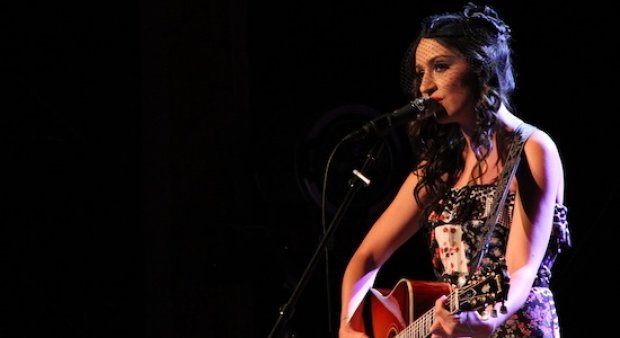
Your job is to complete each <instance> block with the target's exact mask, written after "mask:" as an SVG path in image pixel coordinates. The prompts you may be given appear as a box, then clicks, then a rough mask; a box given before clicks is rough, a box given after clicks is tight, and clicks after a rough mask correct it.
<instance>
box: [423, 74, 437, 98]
mask: <svg viewBox="0 0 620 338" xmlns="http://www.w3.org/2000/svg"><path fill="white" fill-rule="evenodd" d="M436 89H437V87H436V86H435V79H433V74H432V72H424V75H422V78H421V79H420V93H421V94H422V95H423V96H431V94H432V93H433V92H434V91H435V90H436Z"/></svg>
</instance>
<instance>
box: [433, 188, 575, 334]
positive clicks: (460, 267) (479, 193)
mask: <svg viewBox="0 0 620 338" xmlns="http://www.w3.org/2000/svg"><path fill="white" fill-rule="evenodd" d="M495 191H496V185H494V184H489V185H473V186H465V187H463V188H458V189H457V188H453V189H451V190H449V191H448V192H447V193H446V195H445V196H444V198H442V199H441V200H440V201H439V203H438V204H437V205H436V206H435V207H434V208H433V209H432V210H431V212H430V214H429V217H428V220H427V222H426V224H425V229H426V230H427V231H428V235H429V238H430V241H429V244H430V249H431V255H432V257H433V268H434V270H435V273H436V274H437V276H438V277H439V278H440V279H442V280H444V281H446V282H450V283H452V284H457V283H458V278H459V277H461V276H467V275H468V271H469V268H468V265H469V261H470V259H471V258H472V257H477V255H478V253H479V248H480V246H481V245H480V243H482V242H483V241H484V240H485V238H484V236H485V234H486V228H485V219H486V217H487V215H488V213H489V212H490V209H491V207H492V205H491V204H492V202H493V200H494V197H495ZM514 200H515V195H514V194H510V195H508V197H507V198H506V203H505V205H504V208H503V210H501V212H500V216H499V219H498V224H497V225H496V226H495V230H494V232H493V234H492V236H491V239H490V242H489V248H488V251H487V254H486V256H485V257H483V259H482V262H481V266H489V265H491V264H493V263H498V262H500V261H503V259H504V258H505V255H506V244H507V243H506V242H507V239H508V232H509V230H510V224H511V222H512V214H513V210H514ZM566 211H567V209H566V207H565V206H563V205H560V204H556V207H555V214H554V220H553V230H552V234H551V239H550V241H549V245H548V247H547V252H546V254H545V257H544V258H543V261H542V264H541V266H540V268H539V270H538V276H537V278H536V280H535V281H534V285H533V287H532V290H531V291H530V294H529V296H528V298H527V301H526V303H525V305H524V306H523V308H521V309H520V310H519V311H517V312H516V313H515V314H513V315H512V317H511V318H510V319H508V320H507V321H506V322H505V323H504V325H502V326H500V327H498V328H497V330H496V331H495V333H494V334H493V337H559V336H560V329H559V322H558V316H557V312H556V308H555V303H554V300H553V294H552V293H551V290H549V280H550V278H551V268H552V266H553V263H554V261H555V259H556V257H557V254H558V253H559V252H560V251H561V250H562V249H563V248H565V247H567V246H570V234H569V232H568V227H567V222H566Z"/></svg>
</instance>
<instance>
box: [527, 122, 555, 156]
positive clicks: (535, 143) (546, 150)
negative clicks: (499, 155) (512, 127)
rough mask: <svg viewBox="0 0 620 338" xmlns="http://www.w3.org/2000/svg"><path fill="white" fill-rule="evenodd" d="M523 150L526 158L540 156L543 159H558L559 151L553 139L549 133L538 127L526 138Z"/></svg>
mask: <svg viewBox="0 0 620 338" xmlns="http://www.w3.org/2000/svg"><path fill="white" fill-rule="evenodd" d="M525 152H526V154H527V155H528V158H529V157H534V158H536V157H542V158H545V159H556V160H559V151H558V147H557V145H556V143H555V141H554V140H553V138H551V136H549V134H547V133H546V132H545V131H543V130H540V129H538V130H536V131H534V132H533V133H532V135H531V136H530V137H529V138H528V139H527V141H526V143H525Z"/></svg>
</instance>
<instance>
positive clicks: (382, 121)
mask: <svg viewBox="0 0 620 338" xmlns="http://www.w3.org/2000/svg"><path fill="white" fill-rule="evenodd" d="M435 109H436V102H435V101H434V100H432V99H431V98H430V97H428V96H424V97H420V98H417V99H415V100H412V101H411V102H409V103H408V104H407V105H405V106H403V107H401V108H398V109H396V110H394V111H393V112H391V113H388V114H383V115H381V116H379V117H377V118H374V119H372V120H371V121H369V122H367V123H366V124H364V125H363V126H362V127H361V128H360V129H358V130H356V131H354V132H352V133H350V134H348V135H347V136H345V137H344V140H353V139H364V138H367V137H369V136H377V137H383V136H385V135H387V134H388V133H389V132H390V130H391V129H392V128H394V127H397V126H399V125H401V124H404V123H407V122H409V121H411V120H413V119H414V118H417V119H418V120H423V119H426V118H428V117H430V116H432V115H433V114H434V113H435Z"/></svg>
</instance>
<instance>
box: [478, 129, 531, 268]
mask: <svg viewBox="0 0 620 338" xmlns="http://www.w3.org/2000/svg"><path fill="white" fill-rule="evenodd" d="M535 130H536V127H534V126H532V125H530V124H527V123H522V124H520V125H519V126H518V127H517V128H516V129H515V135H514V138H513V141H512V146H511V147H510V152H509V153H508V157H507V158H506V165H505V166H504V169H503V170H502V172H501V174H500V176H499V180H498V183H497V190H496V193H495V200H494V201H493V204H492V206H491V210H490V211H489V215H488V217H487V219H486V222H485V227H484V228H485V229H487V233H486V236H485V241H484V242H483V243H481V248H480V250H479V251H478V256H477V257H475V258H474V259H472V260H471V262H470V269H469V275H470V277H471V276H472V275H473V274H474V273H475V272H476V270H478V267H480V264H481V263H482V258H483V257H484V256H485V255H486V253H487V251H488V250H489V240H490V239H491V235H492V234H493V231H494V230H495V226H496V224H497V219H498V217H499V214H500V210H502V209H503V206H504V202H506V197H507V196H508V191H509V190H510V189H509V187H510V184H511V183H512V179H513V178H514V175H515V173H516V172H517V167H518V166H519V162H520V161H521V152H522V150H523V145H524V144H525V141H526V140H527V139H528V137H530V135H531V134H532V132H534V131H535ZM474 264H475V265H474Z"/></svg>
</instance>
